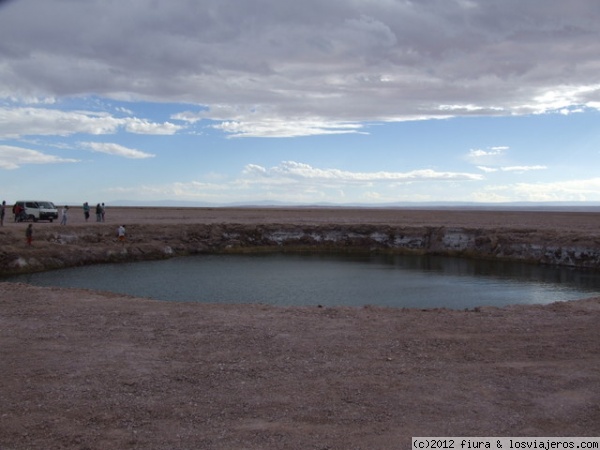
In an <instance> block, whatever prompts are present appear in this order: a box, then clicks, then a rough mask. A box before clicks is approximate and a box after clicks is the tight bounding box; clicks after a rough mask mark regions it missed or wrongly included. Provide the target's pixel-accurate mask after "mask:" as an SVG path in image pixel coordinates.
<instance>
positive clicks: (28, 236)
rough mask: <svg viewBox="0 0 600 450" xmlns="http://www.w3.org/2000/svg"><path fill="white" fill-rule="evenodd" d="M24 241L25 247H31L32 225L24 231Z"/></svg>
mask: <svg viewBox="0 0 600 450" xmlns="http://www.w3.org/2000/svg"><path fill="white" fill-rule="evenodd" d="M25 239H26V240H27V245H31V242H32V241H33V225H32V224H29V226H28V227H27V228H26V229H25Z"/></svg>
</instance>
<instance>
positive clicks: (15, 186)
mask: <svg viewBox="0 0 600 450" xmlns="http://www.w3.org/2000/svg"><path fill="white" fill-rule="evenodd" d="M598 24H600V2H599V1H596V0H569V1H568V2H567V1H564V0H502V1H497V0H419V1H417V0H414V1H409V0H327V1H324V0H302V1H297V0H245V1H239V0H237V1H233V0H178V1H167V0H164V1H160V0H128V1H121V0H85V1H82V0H8V1H7V0H5V1H0V199H3V200H6V201H7V203H9V204H10V203H12V202H14V201H16V200H28V199H35V200H37V199H39V200H50V201H54V202H55V203H60V204H62V203H68V204H81V203H83V202H86V201H87V202H89V203H91V204H96V203H98V202H105V203H106V204H107V205H110V204H118V203H119V202H121V201H129V202H132V203H133V204H140V205H149V204H159V203H161V202H167V204H173V205H177V204H188V203H187V202H194V203H195V204H207V205H228V204H253V203H255V204H258V203H259V202H268V203H273V204H280V203H284V204H290V205H296V204H304V205H307V204H328V203H334V204H345V205H348V204H360V205H373V206H377V205H386V204H390V203H396V202H411V203H413V202H414V203H429V202H477V203H503V202H600V173H599V172H598V169H599V168H600V164H599V163H600V126H599V125H600V75H599V74H600V46H599V45H598V42H600V26H599V25H598Z"/></svg>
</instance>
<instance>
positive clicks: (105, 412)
mask: <svg viewBox="0 0 600 450" xmlns="http://www.w3.org/2000/svg"><path fill="white" fill-rule="evenodd" d="M70 214H71V217H70V218H69V225H67V226H66V227H65V229H70V230H76V229H79V228H83V227H98V228H99V229H100V228H101V227H109V228H110V229H111V230H112V229H113V228H114V229H115V230H116V226H117V225H119V224H121V223H123V224H126V225H132V224H144V225H146V226H155V227H157V229H158V228H159V227H177V226H178V224H188V223H242V224H252V223H256V224H264V223H282V224H285V223H291V224H298V223H306V224H324V223H365V224H405V225H411V226H412V225H415V226H423V225H431V226H457V227H461V226H462V227H465V226H469V227H480V228H511V229H520V228H522V229H532V228H535V229H539V230H547V231H548V233H554V234H556V235H557V236H559V235H561V234H564V233H573V232H574V230H575V231H576V232H577V233H579V234H580V235H581V236H582V237H584V236H585V237H587V239H588V240H590V241H594V240H596V239H598V238H599V237H600V233H599V231H598V230H599V229H600V227H599V225H600V220H599V219H598V215H597V214H593V213H585V212H541V211H537V212H527V211H480V210H477V211H456V210H443V211H430V210H412V211H411V210H360V209H359V210H348V209H335V210H332V209H287V210H283V209H191V208H189V209H185V208H168V209H165V208H163V209H150V208H143V209H139V208H110V209H108V210H107V216H106V223H104V224H96V223H95V222H94V220H95V219H94V217H92V218H91V219H90V222H88V223H85V222H84V221H83V216H82V214H81V212H80V211H79V210H78V209H77V208H72V209H71V213H70ZM10 218H11V217H10V216H9V217H8V218H7V219H10ZM34 227H35V229H36V231H37V232H38V235H39V233H40V232H41V230H46V231H48V230H59V229H60V227H61V226H60V225H59V224H57V223H53V224H42V223H37V224H35V225H34ZM23 230H24V226H23V224H15V223H13V222H12V221H10V220H7V223H5V226H4V227H3V228H0V241H2V242H3V246H4V247H5V248H4V249H3V250H2V252H3V253H0V256H2V257H4V256H3V255H6V254H7V252H10V253H11V254H12V253H14V252H22V253H23V254H24V255H30V256H31V255H35V252H36V251H38V252H41V251H44V249H46V248H47V247H46V246H48V245H50V244H47V243H41V242H37V241H35V240H34V245H33V246H32V247H31V248H27V247H26V246H25V244H24V235H23ZM111 245H116V244H111ZM125 245H128V244H125ZM6 247H10V249H9V250H6ZM107 282H110V280H107ZM365 303H369V302H365ZM411 436H600V299H582V300H580V301H574V302H564V303H554V304H550V305H545V306H511V307H505V308H490V307H486V308H476V309H474V310H469V311H451V310H445V309H434V310H416V309H386V308H378V307H372V306H365V307H362V308H347V307H339V308H317V307H285V308H282V307H271V306H265V305H226V306H224V305H215V304H198V303H171V302H157V301H152V300H148V299H141V298H133V297H127V296H121V295H115V294H110V293H102V292H92V291H84V290H69V289H56V288H39V287H32V286H28V285H24V284H14V283H0V449H2V450H7V449H81V450H83V449H99V450H100V449H128V448H133V449H303V450H304V449H319V450H324V449H365V450H366V449H369V450H371V449H408V448H410V438H411Z"/></svg>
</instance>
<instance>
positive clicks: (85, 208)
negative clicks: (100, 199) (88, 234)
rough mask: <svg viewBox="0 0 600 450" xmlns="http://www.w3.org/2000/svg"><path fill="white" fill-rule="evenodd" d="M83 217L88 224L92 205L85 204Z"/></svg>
mask: <svg viewBox="0 0 600 450" xmlns="http://www.w3.org/2000/svg"><path fill="white" fill-rule="evenodd" d="M83 217H84V218H85V221H86V222H87V221H88V219H89V218H90V205H89V204H88V202H85V203H84V204H83Z"/></svg>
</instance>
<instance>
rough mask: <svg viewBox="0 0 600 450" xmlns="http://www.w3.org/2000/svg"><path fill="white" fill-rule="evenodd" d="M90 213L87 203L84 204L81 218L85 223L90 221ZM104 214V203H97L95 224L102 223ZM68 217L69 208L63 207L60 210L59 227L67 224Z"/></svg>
mask: <svg viewBox="0 0 600 450" xmlns="http://www.w3.org/2000/svg"><path fill="white" fill-rule="evenodd" d="M90 211H91V208H90V204H89V203H88V202H85V203H84V204H83V218H84V219H85V221H86V222H87V221H88V220H89V219H90ZM105 214H106V207H105V206H104V203H98V204H97V205H96V222H104V220H105ZM68 215H69V207H68V206H66V205H65V206H64V207H63V209H62V210H61V219H60V224H61V225H66V224H67V220H68Z"/></svg>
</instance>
